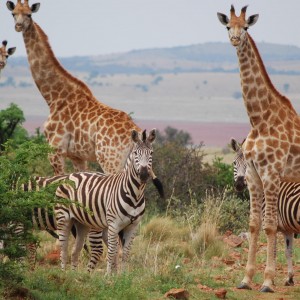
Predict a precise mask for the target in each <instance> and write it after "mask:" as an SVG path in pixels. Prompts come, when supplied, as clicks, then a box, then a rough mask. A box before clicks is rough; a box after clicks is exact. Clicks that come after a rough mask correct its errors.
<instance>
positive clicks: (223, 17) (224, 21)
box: [217, 12, 229, 26]
mask: <svg viewBox="0 0 300 300" xmlns="http://www.w3.org/2000/svg"><path fill="white" fill-rule="evenodd" d="M217 16H218V19H219V21H220V22H221V23H222V24H223V25H225V26H226V25H227V24H228V23H229V19H228V17H227V16H226V15H224V14H221V13H219V12H218V13H217Z"/></svg>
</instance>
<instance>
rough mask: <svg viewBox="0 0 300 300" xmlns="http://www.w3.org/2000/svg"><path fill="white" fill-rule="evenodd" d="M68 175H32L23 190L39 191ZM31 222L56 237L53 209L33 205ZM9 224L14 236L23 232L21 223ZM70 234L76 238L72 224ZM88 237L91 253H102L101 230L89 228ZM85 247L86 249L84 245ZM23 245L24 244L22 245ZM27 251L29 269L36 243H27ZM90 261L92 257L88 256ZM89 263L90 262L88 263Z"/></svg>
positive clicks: (32, 265)
mask: <svg viewBox="0 0 300 300" xmlns="http://www.w3.org/2000/svg"><path fill="white" fill-rule="evenodd" d="M67 178H68V175H57V176H53V177H40V176H35V177H32V178H31V179H30V180H29V181H28V183H26V184H23V185H22V189H23V190H24V191H33V190H36V191H39V190H40V189H41V188H43V187H46V186H47V185H49V184H53V183H58V182H60V181H63V180H66V179H67ZM53 196H54V195H53ZM32 223H33V229H37V230H44V231H47V232H48V233H49V234H50V235H52V236H53V237H54V238H56V239H58V235H57V234H56V230H57V224H56V218H55V215H54V210H53V209H52V210H50V211H49V210H48V209H47V208H40V207H35V208H34V209H33V212H32ZM9 226H14V229H13V231H14V234H15V235H16V236H21V235H22V234H23V232H24V226H23V224H21V223H17V224H10V225H9ZM71 232H72V235H73V236H74V237H75V238H76V228H75V227H74V226H73V227H72V228H71ZM88 239H89V243H90V248H91V253H98V255H99V257H100V256H101V254H102V253H103V244H102V231H97V230H96V231H94V230H91V231H90V232H89V234H88ZM84 246H85V249H86V250H87V251H88V248H87V246H86V245H84ZM24 247H25V245H24ZM26 248H27V251H28V260H29V265H30V268H31V269H34V267H35V262H36V250H37V248H36V244H35V243H29V244H27V245H26ZM90 259H91V261H93V260H92V257H91V258H90ZM89 264H91V262H90V263H89Z"/></svg>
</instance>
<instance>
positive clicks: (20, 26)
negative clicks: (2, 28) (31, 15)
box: [15, 23, 23, 32]
mask: <svg viewBox="0 0 300 300" xmlns="http://www.w3.org/2000/svg"><path fill="white" fill-rule="evenodd" d="M15 30H16V31H17V32H21V31H22V30H23V25H22V24H19V23H17V24H16V25H15Z"/></svg>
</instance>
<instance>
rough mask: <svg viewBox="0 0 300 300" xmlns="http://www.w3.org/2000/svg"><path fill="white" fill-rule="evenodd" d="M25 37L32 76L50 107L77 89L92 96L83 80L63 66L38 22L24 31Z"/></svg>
mask: <svg viewBox="0 0 300 300" xmlns="http://www.w3.org/2000/svg"><path fill="white" fill-rule="evenodd" d="M23 38H24V43H25V47H26V52H27V56H28V62H29V65H30V69H31V73H32V77H33V79H34V81H35V83H36V85H37V87H38V89H39V91H40V92H41V94H42V96H43V97H44V98H45V100H46V102H47V104H48V106H49V107H50V109H51V107H52V106H54V105H57V102H58V101H64V100H63V99H67V95H68V94H72V93H76V90H80V92H81V93H85V94H87V95H90V96H92V93H91V91H90V90H89V88H88V87H87V86H86V85H85V84H84V83H83V82H82V81H80V80H78V79H77V78H75V77H73V76H72V75H71V74H69V73H68V72H67V71H66V70H65V69H64V68H63V67H62V66H61V64H60V63H59V62H58V60H57V59H56V57H55V56H54V53H53V51H52V49H51V46H50V44H49V42H48V37H47V35H46V34H45V33H44V32H43V30H42V29H41V28H40V26H39V25H38V24H37V23H35V22H32V23H31V25H30V26H29V27H28V29H27V30H25V31H23ZM72 98H74V97H72Z"/></svg>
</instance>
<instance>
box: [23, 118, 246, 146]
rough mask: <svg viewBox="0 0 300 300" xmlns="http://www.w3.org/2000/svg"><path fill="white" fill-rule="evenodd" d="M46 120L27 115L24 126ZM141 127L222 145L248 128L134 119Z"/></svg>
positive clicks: (30, 128)
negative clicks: (172, 130)
mask: <svg viewBox="0 0 300 300" xmlns="http://www.w3.org/2000/svg"><path fill="white" fill-rule="evenodd" d="M45 121H46V118H44V117H33V116H31V117H30V116H29V117H27V121H26V122H25V123H24V127H25V128H26V129H27V130H28V131H29V132H30V133H31V134H33V133H34V132H35V129H36V128H38V127H40V128H41V130H42V129H43V124H44V122H45ZM135 122H136V123H137V124H138V125H139V126H140V127H141V128H142V129H147V130H150V129H152V128H156V129H158V130H159V131H161V132H162V131H163V130H164V129H165V128H166V127H167V126H170V127H173V128H176V129H178V130H183V131H186V132H188V133H189V134H190V135H191V137H192V139H193V143H194V144H199V143H200V142H203V143H204V145H205V146H210V147H224V146H226V145H227V144H228V143H229V142H230V139H231V138H232V137H234V138H235V139H237V140H238V141H242V140H243V139H244V138H245V137H246V136H247V134H248V133H249V130H250V125H249V124H248V123H225V122H224V123H201V122H189V121H174V120H172V121H161V120H135Z"/></svg>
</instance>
